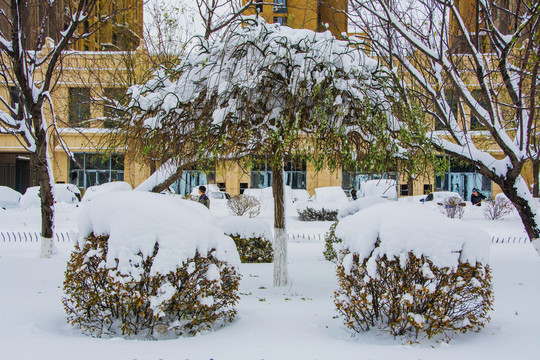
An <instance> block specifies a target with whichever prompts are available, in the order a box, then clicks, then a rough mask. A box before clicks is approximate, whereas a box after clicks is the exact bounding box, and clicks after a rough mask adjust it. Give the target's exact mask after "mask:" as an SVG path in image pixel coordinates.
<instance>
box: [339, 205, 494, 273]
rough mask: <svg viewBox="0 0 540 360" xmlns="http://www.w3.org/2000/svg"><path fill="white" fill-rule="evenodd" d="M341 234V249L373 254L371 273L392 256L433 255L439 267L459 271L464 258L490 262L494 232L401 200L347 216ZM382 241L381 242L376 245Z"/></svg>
mask: <svg viewBox="0 0 540 360" xmlns="http://www.w3.org/2000/svg"><path fill="white" fill-rule="evenodd" d="M336 236H337V237H338V238H340V239H342V240H343V243H342V244H341V246H342V248H344V249H349V251H350V252H351V253H357V254H358V255H359V257H360V259H367V258H370V261H369V262H368V272H370V275H374V274H373V273H372V271H373V270H374V265H375V260H377V259H378V258H381V257H382V256H383V255H386V256H387V257H388V258H389V259H392V258H399V257H400V255H402V254H407V253H409V252H412V253H414V254H415V255H416V256H417V257H420V256H422V255H424V256H426V257H428V258H429V259H430V260H431V261H432V262H433V264H434V265H435V266H437V267H440V268H442V267H449V268H453V269H455V268H456V267H457V266H458V263H459V262H461V263H465V262H467V263H469V264H471V265H475V264H476V262H480V263H482V264H487V263H488V261H489V253H490V246H491V241H490V238H489V235H488V234H487V233H486V232H484V231H483V230H481V229H479V228H477V227H475V226H473V225H470V224H467V223H465V222H463V221H462V220H458V219H449V218H447V217H445V216H444V215H442V214H440V213H437V212H434V211H432V210H430V209H426V208H423V207H420V206H417V205H414V204H407V203H398V202H389V203H386V204H379V205H373V206H370V207H367V208H365V209H363V210H361V211H360V212H358V213H356V214H354V215H351V216H348V217H345V218H343V219H342V220H340V222H339V224H338V226H337V227H336ZM377 239H379V241H380V244H379V246H378V247H375V243H376V242H377ZM344 261H346V259H344ZM370 263H371V266H370ZM370 267H371V271H370Z"/></svg>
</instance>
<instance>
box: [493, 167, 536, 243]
mask: <svg viewBox="0 0 540 360" xmlns="http://www.w3.org/2000/svg"><path fill="white" fill-rule="evenodd" d="M520 183H522V184H521V187H520V186H519V184H520ZM498 185H499V186H500V187H501V189H502V191H503V193H504V194H505V195H506V197H508V199H509V200H510V201H511V202H512V203H513V204H514V206H515V208H516V210H517V212H518V214H519V216H520V218H521V222H522V223H523V226H524V227H525V231H526V232H527V235H528V236H529V238H530V239H531V241H534V240H536V239H538V238H539V235H540V231H539V229H538V224H537V223H536V216H535V215H536V213H537V209H536V206H534V205H533V204H532V203H531V202H532V201H535V200H534V199H533V198H532V197H531V198H530V199H527V198H526V197H525V196H524V194H520V191H519V189H520V188H523V189H525V190H527V191H529V190H528V189H527V185H526V184H525V181H524V180H523V178H521V176H519V178H518V179H516V180H515V181H511V180H508V181H504V182H502V183H500V184H498ZM516 187H518V188H516ZM529 194H530V192H529ZM529 196H530V195H529ZM529 200H530V201H529Z"/></svg>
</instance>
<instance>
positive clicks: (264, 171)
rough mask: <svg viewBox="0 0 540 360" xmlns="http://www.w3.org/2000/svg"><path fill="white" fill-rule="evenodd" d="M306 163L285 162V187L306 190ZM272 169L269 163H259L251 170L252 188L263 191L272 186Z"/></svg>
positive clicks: (303, 161) (300, 161)
mask: <svg viewBox="0 0 540 360" xmlns="http://www.w3.org/2000/svg"><path fill="white" fill-rule="evenodd" d="M306 168H307V166H306V161H305V160H296V161H287V162H285V167H284V178H283V181H284V183H285V185H287V186H290V187H291V188H292V189H306V185H307V171H306ZM272 176H273V175H272V168H271V166H270V163H269V162H267V161H258V162H256V163H255V164H254V165H253V167H252V168H251V188H252V189H263V188H266V187H270V186H272Z"/></svg>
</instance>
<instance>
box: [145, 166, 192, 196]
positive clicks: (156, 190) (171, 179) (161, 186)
mask: <svg viewBox="0 0 540 360" xmlns="http://www.w3.org/2000/svg"><path fill="white" fill-rule="evenodd" d="M183 171H184V170H183V167H178V169H177V170H176V171H175V172H174V173H173V174H171V176H169V177H168V178H167V179H166V180H165V181H163V182H162V183H161V184H158V185H156V186H154V187H153V188H152V192H153V193H160V192H162V191H163V190H165V189H167V188H169V186H171V185H172V184H174V182H175V181H176V180H178V179H179V178H180V177H182V172H183Z"/></svg>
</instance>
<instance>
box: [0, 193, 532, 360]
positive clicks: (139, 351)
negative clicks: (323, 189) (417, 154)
mask: <svg viewBox="0 0 540 360" xmlns="http://www.w3.org/2000/svg"><path fill="white" fill-rule="evenodd" d="M112 195H114V194H111V196H112ZM156 196H158V195H156ZM172 199H176V198H172ZM175 201H180V200H175ZM405 202H406V201H405ZM92 203H93V201H92V202H90V203H88V205H90V204H92ZM195 205H197V204H195ZM383 205H384V204H383ZM409 205H410V206H413V205H414V206H416V207H419V208H421V209H422V208H425V207H424V206H423V205H422V204H421V203H420V202H419V201H415V202H414V203H411V204H409ZM84 206H86V204H85V205H84ZM56 209H57V216H56V220H57V224H56V228H57V229H58V230H59V231H67V230H75V231H76V229H77V228H76V219H77V215H78V214H79V212H80V211H81V209H80V207H75V205H70V204H66V203H61V204H58V206H57V207H56ZM193 209H195V207H193ZM203 210H205V209H203ZM432 211H433V210H432ZM433 212H434V213H437V212H436V211H433ZM203 213H204V212H203ZM206 213H208V212H207V211H206ZM1 214H2V216H0V231H2V232H3V231H7V230H20V231H22V230H26V231H30V230H33V231H35V230H37V231H39V229H40V222H39V221H40V214H39V208H37V207H32V208H28V209H12V210H7V211H3V212H2V213H1ZM201 216H203V215H197V217H201ZM352 217H353V216H350V217H348V218H352ZM220 219H221V218H220ZM220 219H213V218H212V217H207V218H205V224H215V223H217V222H218V221H219V220H220ZM261 219H263V220H265V221H267V222H268V223H269V224H271V222H272V217H271V216H268V217H262V218H261ZM177 220H178V221H181V220H180V216H176V217H175V221H177ZM342 221H345V219H343V220H342ZM463 221H464V222H465V223H468V224H469V225H475V226H478V227H480V228H482V229H484V230H485V231H487V232H488V233H489V234H490V235H491V236H505V237H509V236H523V234H524V230H523V226H522V225H521V222H520V221H519V219H518V218H517V217H509V218H506V219H504V220H496V221H491V220H485V219H484V217H483V215H482V208H481V207H469V206H467V207H466V212H465V215H464V220H463ZM287 223H288V226H289V229H293V230H294V231H295V232H298V233H314V232H316V233H321V234H324V232H326V231H328V227H329V226H330V225H331V222H313V223H305V222H299V221H296V220H295V217H294V216H292V215H291V216H290V217H288V218H287ZM426 223H427V222H426ZM426 223H424V224H423V225H425V224H426ZM56 245H57V248H58V251H59V253H58V254H57V255H55V256H53V257H52V258H51V259H40V258H39V244H36V243H25V242H22V243H7V242H2V241H0V288H1V289H2V291H0V303H1V304H2V306H1V307H0V319H1V321H0V338H1V339H2V346H1V347H0V358H2V359H19V360H40V359H56V360H72V359H75V358H76V359H80V360H92V359H96V358H102V359H109V358H117V359H139V360H155V359H176V358H182V359H190V360H196V359H216V360H251V359H285V360H289V359H291V360H292V359H294V360H304V359H305V360H313V359H321V360H334V359H359V358H366V359H367V358H369V359H376V360H393V359H396V358H399V359H403V360H418V359H437V360H455V359H459V358H464V359H469V358H472V359H479V360H482V359H490V360H506V359H509V358H516V359H520V360H536V359H538V349H540V337H538V334H539V333H540V307H538V306H537V305H536V302H535V301H532V300H531V299H538V298H540V280H539V278H538V274H539V273H540V258H539V257H538V255H537V254H536V252H535V251H534V249H533V247H532V246H531V245H530V244H523V243H521V244H517V243H516V244H492V245H491V256H490V266H491V268H492V270H493V291H494V296H495V303H494V310H493V312H491V314H490V316H491V322H490V323H489V324H488V325H487V326H486V327H485V328H484V329H483V330H482V331H481V332H479V333H467V334H463V335H458V336H456V338H455V339H454V340H453V341H452V342H450V343H449V344H447V343H436V342H430V341H425V342H422V343H421V344H416V345H409V344H407V343H403V341H401V340H400V339H396V340H395V339H393V338H392V337H390V336H389V335H386V334H383V333H380V332H378V331H370V332H367V333H362V334H358V335H356V336H351V335H352V334H351V333H350V332H349V331H348V330H347V329H346V328H345V326H344V325H343V323H342V319H341V318H339V317H337V316H336V315H337V313H336V311H335V307H334V304H333V292H334V290H335V289H336V288H337V278H336V274H335V266H334V264H332V263H330V262H328V261H325V260H324V259H323V256H322V251H323V248H324V243H323V240H307V239H304V240H300V242H298V240H292V239H291V240H289V243H288V254H289V276H290V284H289V285H288V286H287V287H280V288H274V287H272V275H273V267H272V264H240V265H239V272H240V273H241V274H242V275H243V277H242V280H241V283H240V297H241V298H240V302H239V304H238V306H237V310H238V315H237V319H236V321H235V322H233V323H232V324H230V325H228V326H226V327H224V328H221V329H219V330H217V331H211V332H207V333H203V334H201V335H199V336H195V337H182V338H179V339H177V340H166V341H142V340H124V339H121V338H112V339H94V338H90V337H87V336H84V335H81V333H80V331H79V330H77V329H75V328H73V327H72V326H70V325H68V324H66V314H65V312H64V309H63V307H62V303H61V302H60V299H61V297H62V296H63V292H62V282H63V280H64V271H65V269H66V262H67V260H68V258H69V254H70V252H71V250H72V248H73V244H71V243H62V242H59V243H56ZM167 293H168V292H167V289H166V288H163V289H160V293H159V294H160V295H159V296H160V297H162V298H165V297H166V296H167ZM158 300H159V299H156V301H158ZM205 301H211V299H205Z"/></svg>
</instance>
